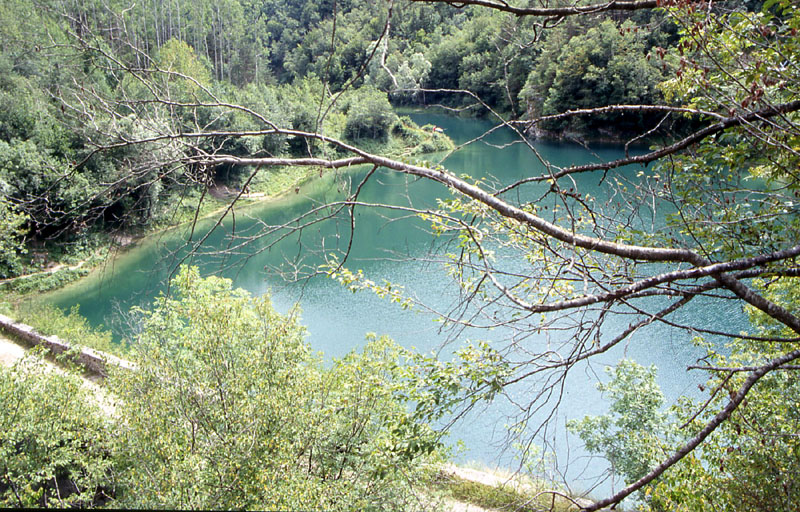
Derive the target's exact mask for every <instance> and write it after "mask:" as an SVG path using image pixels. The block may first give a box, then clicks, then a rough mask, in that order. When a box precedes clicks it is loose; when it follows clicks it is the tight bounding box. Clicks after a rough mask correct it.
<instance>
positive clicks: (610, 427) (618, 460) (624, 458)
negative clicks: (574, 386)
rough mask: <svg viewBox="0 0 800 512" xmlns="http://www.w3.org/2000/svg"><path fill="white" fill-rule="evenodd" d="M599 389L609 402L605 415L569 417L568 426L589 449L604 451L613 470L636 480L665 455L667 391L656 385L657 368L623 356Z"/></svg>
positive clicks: (602, 452) (594, 451) (632, 480)
mask: <svg viewBox="0 0 800 512" xmlns="http://www.w3.org/2000/svg"><path fill="white" fill-rule="evenodd" d="M607 373H608V374H609V375H610V376H611V380H610V381H609V382H608V383H605V384H603V383H601V384H598V386H597V388H598V389H599V390H600V391H601V392H603V393H604V394H605V395H606V397H607V398H608V399H609V400H610V401H611V407H610V409H609V412H608V413H607V414H604V415H601V416H594V417H589V416H587V417H585V418H584V419H583V420H581V421H575V420H571V421H570V422H568V423H567V429H568V430H570V431H571V432H574V433H576V434H578V435H579V436H580V438H581V439H582V440H583V442H584V443H585V446H586V449H587V450H589V451H590V452H592V453H597V454H602V455H604V456H605V457H606V458H607V459H608V461H609V462H610V463H611V470H612V471H613V472H614V473H616V474H618V475H622V476H623V477H624V478H625V481H626V482H627V483H632V482H634V481H636V480H638V479H639V478H641V477H643V476H644V475H646V474H647V473H648V472H649V471H650V470H651V469H653V468H654V467H655V465H656V464H657V463H658V462H659V461H660V460H661V459H662V458H663V456H664V453H665V448H666V446H665V444H664V443H665V438H666V437H667V434H668V427H667V425H668V423H667V418H668V417H667V414H666V413H665V412H663V410H662V409H663V406H664V395H663V394H662V393H661V390H660V389H659V387H658V384H656V368H655V366H651V367H649V368H645V367H643V366H640V365H639V364H637V363H635V362H634V361H631V360H628V359H623V360H622V361H620V362H619V364H618V365H617V366H616V367H614V368H609V369H608V370H607Z"/></svg>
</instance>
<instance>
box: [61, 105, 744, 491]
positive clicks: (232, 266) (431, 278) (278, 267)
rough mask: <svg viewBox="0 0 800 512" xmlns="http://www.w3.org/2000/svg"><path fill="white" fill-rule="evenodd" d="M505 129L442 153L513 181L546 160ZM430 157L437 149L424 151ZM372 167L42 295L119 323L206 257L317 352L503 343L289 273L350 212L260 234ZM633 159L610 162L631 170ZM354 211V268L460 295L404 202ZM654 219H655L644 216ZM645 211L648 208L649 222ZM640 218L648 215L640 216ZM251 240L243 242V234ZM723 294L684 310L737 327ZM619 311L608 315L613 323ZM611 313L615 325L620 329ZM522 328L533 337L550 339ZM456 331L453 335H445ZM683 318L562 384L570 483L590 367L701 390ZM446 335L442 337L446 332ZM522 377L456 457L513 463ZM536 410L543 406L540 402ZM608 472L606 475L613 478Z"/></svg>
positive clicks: (450, 127) (375, 186)
mask: <svg viewBox="0 0 800 512" xmlns="http://www.w3.org/2000/svg"><path fill="white" fill-rule="evenodd" d="M412 117H413V118H414V120H415V121H416V122H418V123H420V124H423V123H433V124H435V125H437V126H440V127H441V128H442V129H444V131H445V133H447V134H448V135H449V136H450V137H452V138H453V139H454V140H455V141H456V142H457V143H463V142H466V141H469V140H472V139H473V138H474V137H477V136H478V135H480V134H481V133H483V132H484V131H486V130H487V129H488V128H490V127H491V125H490V124H489V123H488V122H487V121H481V120H464V119H458V118H454V117H448V116H445V115H436V114H427V113H426V114H412ZM514 140H515V139H514V136H513V134H512V133H510V131H508V130H499V131H497V132H495V133H493V134H492V135H491V136H489V137H488V138H487V139H486V140H485V142H478V143H474V144H471V145H468V146H466V147H464V148H462V149H460V150H459V151H457V152H456V153H454V154H453V155H451V156H450V157H449V158H448V159H447V161H446V162H445V165H446V166H447V168H448V169H450V170H451V171H453V172H455V173H467V174H469V175H471V176H472V177H474V178H481V179H487V180H493V181H496V182H498V183H510V182H513V181H514V180H518V179H520V178H523V177H526V176H530V175H532V174H534V173H538V172H541V169H542V166H541V164H540V162H539V161H538V160H537V159H536V157H535V156H534V155H533V154H532V152H531V151H530V149H529V148H527V147H526V146H525V145H523V144H511V145H508V144H510V143H512V142H514ZM536 148H537V150H538V151H539V152H540V154H541V155H542V156H543V157H544V158H546V159H548V160H550V161H551V162H553V163H554V164H556V165H564V166H565V165H568V164H570V163H582V162H589V161H593V160H594V159H596V158H603V159H613V158H618V157H619V156H621V155H622V150H621V149H620V148H618V147H614V146H593V147H592V148H591V150H589V149H587V148H584V147H581V146H579V145H577V144H566V143H557V142H537V143H536ZM430 158H431V159H432V160H434V161H435V159H436V158H439V157H438V156H436V155H431V156H430ZM368 170H369V169H368V168H362V169H355V170H350V171H347V172H345V171H339V172H326V173H325V174H324V176H323V177H321V178H319V179H315V180H313V181H311V182H309V183H307V184H305V185H304V186H303V187H301V188H300V190H299V192H298V193H296V194H294V193H289V194H288V195H286V196H285V197H282V198H279V199H277V200H274V201H271V202H270V203H269V204H263V205H256V206H251V207H247V208H240V209H237V210H236V212H235V217H234V218H229V219H226V220H225V222H224V223H223V224H222V225H221V226H220V227H219V228H217V229H215V230H214V231H213V232H212V234H211V235H210V236H209V237H208V239H207V240H206V242H205V243H204V245H203V246H202V247H199V248H198V250H197V251H196V252H195V253H193V254H192V255H191V256H187V250H186V244H185V241H186V240H187V239H188V238H189V236H190V233H189V232H188V231H187V229H186V228H181V229H176V230H172V231H169V232H165V233H162V234H159V235H155V236H153V237H151V238H149V239H148V240H145V241H143V242H141V243H140V244H139V245H138V246H137V247H135V248H133V249H130V250H127V251H125V252H124V253H123V254H121V255H119V256H118V257H114V258H109V260H108V263H107V264H106V265H105V266H104V267H103V268H101V269H99V270H97V271H95V272H93V273H92V274H91V275H90V276H89V277H87V278H85V279H83V280H81V281H79V282H77V283H74V284H72V285H70V286H68V287H66V288H64V289H62V290H59V291H57V292H55V293H53V294H51V295H49V296H48V297H47V300H49V301H50V302H52V303H53V304H55V305H57V306H59V307H62V308H68V307H70V306H72V305H74V304H80V311H81V313H82V314H83V315H84V316H86V317H87V318H88V319H89V321H90V322H91V323H92V324H93V325H104V326H106V327H110V328H111V329H112V330H114V332H115V333H116V335H117V336H118V337H119V336H122V335H123V334H124V332H125V330H126V327H125V321H124V315H122V314H120V312H126V311H128V310H129V309H130V307H131V306H134V305H147V304H149V303H151V302H152V300H153V298H154V297H155V296H156V295H157V294H158V293H159V292H161V291H163V290H164V289H165V287H164V283H165V282H166V280H167V278H168V277H169V276H170V275H171V273H172V272H174V270H175V268H176V266H177V265H178V264H179V263H181V262H185V263H191V264H194V265H198V266H200V267H201V270H202V271H203V272H204V273H206V274H210V273H214V274H217V275H222V276H225V277H229V278H231V279H233V282H234V285H235V286H237V287H243V288H245V289H247V290H249V291H251V292H253V293H255V294H262V293H265V292H270V293H271V294H272V296H273V301H274V303H275V305H276V307H277V308H278V309H279V310H281V311H284V312H285V311H286V310H288V309H289V307H291V305H292V304H294V303H295V302H298V301H299V302H300V304H301V307H302V310H303V323H304V324H305V325H306V326H307V328H308V340H309V342H310V344H311V346H312V347H313V348H314V349H316V350H320V351H322V352H324V354H325V357H326V358H335V357H340V356H342V355H344V354H346V353H347V352H349V351H350V350H353V349H354V348H358V347H360V346H362V345H363V344H364V339H365V335H366V334H367V333H370V332H374V333H378V334H386V335H389V336H390V337H392V338H393V339H394V340H396V341H397V342H398V343H400V344H402V345H404V346H406V347H415V348H416V349H418V350H420V351H423V352H431V351H434V352H438V353H440V354H441V355H442V357H448V355H449V354H450V353H451V352H452V350H453V349H454V348H457V347H458V346H461V345H462V344H463V343H465V342H466V341H467V340H468V339H470V340H487V341H489V342H491V343H493V344H496V345H498V346H502V345H503V344H504V343H506V342H507V338H508V336H510V334H509V333H508V332H506V331H503V330H502V329H498V330H490V331H475V330H472V331H470V330H466V331H463V332H459V333H458V335H457V336H455V335H453V334H452V333H449V332H447V331H444V332H442V331H441V329H440V328H441V324H440V323H438V322H436V321H435V318H436V317H435V315H433V314H426V313H425V312H413V311H405V310H402V309H401V308H400V307H399V306H397V305H396V304H393V303H391V302H389V301H387V300H382V299H380V298H378V297H376V296H375V295H374V294H372V293H369V292H360V293H356V294H353V293H351V292H349V291H348V290H346V289H345V288H343V287H342V286H340V285H339V284H338V283H337V282H335V281H334V280H332V279H330V278H327V277H325V276H322V275H317V276H314V277H311V278H308V279H302V280H289V281H287V280H286V279H285V277H287V276H289V277H292V276H294V277H297V276H302V275H306V274H308V273H309V272H313V270H314V269H316V268H318V267H319V265H320V264H322V263H323V262H324V255H325V254H329V253H331V252H333V251H335V250H341V249H343V248H345V247H347V244H348V241H349V232H350V223H349V218H348V217H347V216H346V215H339V216H338V218H337V219H334V220H332V221H328V222H324V223H311V224H310V225H308V226H307V227H305V228H304V229H303V230H302V233H299V234H298V233H293V234H291V235H288V236H287V237H286V238H285V239H283V240H281V241H280V242H278V243H275V237H274V236H273V237H264V236H262V233H263V231H264V230H265V229H266V230H269V229H275V227H277V226H281V225H283V224H285V223H288V222H290V221H291V220H292V219H294V218H295V217H298V216H300V215H303V214H304V213H307V212H309V211H310V210H312V209H313V208H316V207H319V206H321V205H324V204H325V203H328V202H331V201H335V200H339V199H342V198H343V197H344V195H345V191H346V190H351V189H352V188H353V187H354V186H355V185H356V184H357V183H359V181H360V180H361V179H362V178H363V177H364V176H365V175H366V173H367V171H368ZM640 170H641V168H633V169H628V170H620V171H616V172H617V173H622V174H626V175H628V176H629V177H635V176H636V173H638V172H639V171H640ZM575 179H576V186H577V187H578V189H579V190H581V192H583V193H587V192H588V193H591V194H593V195H596V196H600V197H601V198H602V196H603V194H605V193H606V192H605V191H604V189H603V187H602V185H603V183H602V180H603V175H602V173H597V174H583V175H580V176H577V177H576V178H575ZM540 191H541V186H539V187H538V188H537V187H535V186H531V187H527V188H524V189H522V190H521V191H520V194H522V195H525V194H528V195H530V196H531V197H536V196H537V194H538V193H540ZM446 197H450V194H449V192H448V191H446V190H445V189H444V188H443V187H441V186H439V185H437V184H434V183H430V182H425V181H419V180H414V179H411V178H409V177H407V176H404V175H401V174H398V173H394V172H388V171H383V170H379V171H378V172H377V174H376V175H375V176H373V179H372V180H371V181H370V182H369V183H368V184H367V185H366V186H365V187H364V188H363V190H362V193H361V195H360V200H361V201H364V202H368V203H374V204H383V205H399V206H412V205H413V206H414V207H417V208H426V207H434V206H435V204H436V199H437V198H446ZM355 213H356V231H355V239H354V242H353V246H352V250H351V255H350V258H349V259H348V262H347V266H348V268H350V269H352V270H354V271H355V270H358V269H361V270H363V272H364V273H365V274H366V276H367V277H369V278H370V279H372V280H374V281H377V282H380V281H381V280H382V279H387V280H389V281H391V282H392V283H396V284H400V285H403V286H404V287H405V291H406V293H407V294H409V295H410V296H413V297H416V298H418V299H419V300H420V301H421V302H423V303H425V304H426V305H428V306H430V307H431V308H433V309H437V310H447V309H448V308H449V307H451V306H452V305H453V303H454V302H455V301H457V300H458V296H457V294H456V293H455V292H454V290H453V288H454V287H453V286H452V282H451V281H450V278H449V277H448V276H447V275H446V272H445V270H444V268H443V265H442V264H441V262H440V261H439V260H440V256H441V255H440V254H439V246H438V245H437V244H436V243H435V241H434V239H433V237H432V235H431V234H430V232H429V229H428V228H429V225H428V224H427V223H425V222H423V221H422V220H420V219H419V218H416V217H414V216H412V215H410V214H409V213H408V212H404V211H398V210H392V209H387V208H380V207H374V208H367V207H359V208H357V209H356V210H355ZM650 222H651V223H658V219H650ZM645 224H646V222H645ZM211 225H212V221H204V222H203V223H201V224H200V225H198V226H197V228H196V229H195V232H194V234H193V238H192V240H194V241H197V240H199V239H200V238H201V237H202V236H203V235H204V234H205V233H206V232H207V230H208V229H209V228H210V226H211ZM643 227H644V228H646V226H643ZM245 242H247V243H245ZM718 308H719V306H718V305H707V304H704V303H703V302H702V301H698V303H697V304H696V305H695V306H694V309H692V310H691V312H680V314H681V315H687V314H690V315H694V316H693V317H692V318H690V319H688V320H687V319H684V320H687V321H692V322H701V323H703V324H704V325H706V326H707V327H709V328H714V327H715V326H717V327H720V324H723V325H724V326H725V327H726V330H738V329H737V328H735V326H737V325H741V328H743V327H744V325H745V324H744V318H743V316H742V315H741V313H740V312H739V311H738V310H734V311H730V310H719V309H718ZM614 322H616V324H614ZM628 322H629V320H626V319H612V320H610V324H609V325H608V326H607V327H608V329H607V330H609V331H611V332H613V331H615V330H616V331H617V332H618V331H619V330H622V329H624V328H625V327H627V325H628ZM615 327H616V328H617V329H615ZM540 337H541V339H529V340H526V341H525V343H526V344H527V346H528V347H529V348H531V349H535V347H536V346H537V344H542V345H544V344H546V343H549V342H550V341H551V340H549V339H546V336H545V335H541V336H540ZM453 338H454V339H453ZM687 340H688V336H687V335H686V334H685V333H683V332H678V331H677V330H672V329H669V328H667V327H665V326H663V325H651V326H649V327H647V328H645V329H642V330H640V331H639V332H637V333H636V334H635V335H634V336H633V338H631V341H630V342H628V343H627V344H625V345H624V346H620V347H616V348H615V349H614V350H611V351H609V352H608V353H606V354H603V355H602V356H600V357H598V358H596V359H595V360H594V361H593V362H592V363H591V364H583V365H579V366H577V367H576V368H574V369H573V371H572V373H571V374H570V376H569V377H568V378H567V379H566V381H565V383H564V387H563V398H562V403H561V407H560V408H559V409H558V412H557V413H556V414H555V415H554V417H553V421H552V422H551V424H550V426H549V427H548V429H547V430H546V431H544V432H542V437H541V439H540V440H539V443H540V444H546V445H547V446H548V447H549V448H550V449H552V450H554V452H555V457H556V461H557V463H558V464H559V466H560V467H562V468H566V467H568V468H569V469H568V470H566V471H565V475H566V479H567V481H568V482H569V483H570V485H572V486H574V487H575V488H577V489H585V488H589V487H590V486H591V485H592V483H591V482H592V481H591V480H590V479H589V478H590V477H591V476H593V475H596V474H597V473H599V472H601V471H602V470H603V469H604V468H605V467H606V466H605V463H604V462H603V461H598V460H596V459H589V458H587V456H586V453H585V452H584V451H583V450H582V449H581V448H580V447H579V445H578V442H577V440H576V439H575V438H574V437H573V436H571V435H568V434H567V433H566V430H565V428H564V423H565V421H566V420H568V419H572V418H582V417H583V416H584V415H586V414H599V413H602V412H604V411H605V410H606V409H607V403H605V402H604V401H603V400H602V397H601V396H600V394H599V392H598V391H597V390H596V388H595V383H596V382H597V380H598V379H603V378H604V372H603V368H604V365H607V364H614V363H616V362H617V361H618V360H619V359H620V358H622V357H628V358H633V359H636V360H637V361H638V362H640V363H642V364H655V365H656V366H658V368H659V382H660V384H661V386H662V388H663V391H664V393H665V395H666V396H667V397H668V399H670V400H673V399H675V398H676V397H678V396H680V395H682V394H690V395H694V394H696V393H697V391H696V388H697V384H698V383H700V382H701V381H703V380H704V379H703V375H702V374H699V373H687V371H686V369H685V366H686V364H687V361H692V360H693V359H694V358H696V357H698V356H699V355H701V354H700V353H699V352H697V350H696V349H695V348H693V347H692V346H691V345H690V344H689V343H687ZM446 343H447V344H446ZM530 392H531V390H530V389H528V388H527V387H526V386H516V387H513V388H511V389H509V390H508V395H509V397H508V398H509V400H506V399H498V400H496V401H495V403H492V404H488V405H487V406H486V407H482V408H480V410H476V411H473V413H471V414H470V415H469V416H468V417H467V418H465V419H462V420H461V421H460V422H459V423H457V424H456V425H455V426H454V427H453V429H452V430H451V440H452V441H454V442H455V440H457V439H460V440H462V441H463V444H464V449H463V450H462V451H461V452H459V453H458V454H457V455H456V458H457V460H459V461H461V462H467V461H476V462H478V463H480V464H483V465H487V466H494V465H498V464H499V465H501V466H512V465H513V464H514V463H515V461H514V456H513V453H511V452H510V451H503V450H501V447H500V445H501V444H502V441H503V440H504V435H505V426H506V424H508V423H509V422H510V420H509V419H508V418H509V417H510V416H513V415H514V414H517V413H519V412H520V408H519V407H518V406H517V405H515V403H524V400H525V397H526V393H530ZM536 417H537V418H544V416H543V413H542V414H540V415H538V416H536ZM609 488H610V484H609V483H606V484H603V486H601V488H600V489H601V490H604V491H605V490H608V489H609Z"/></svg>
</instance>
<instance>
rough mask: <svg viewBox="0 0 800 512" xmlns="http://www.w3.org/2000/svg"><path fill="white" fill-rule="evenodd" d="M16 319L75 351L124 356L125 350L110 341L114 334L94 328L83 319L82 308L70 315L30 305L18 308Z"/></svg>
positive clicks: (35, 303)
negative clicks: (80, 349)
mask: <svg viewBox="0 0 800 512" xmlns="http://www.w3.org/2000/svg"><path fill="white" fill-rule="evenodd" d="M16 316H19V317H20V318H24V320H25V323H27V324H28V325H30V326H31V327H33V328H34V329H35V330H36V331H37V332H39V333H41V334H44V335H46V336H51V335H55V336H58V337H59V338H61V339H62V340H64V341H66V342H67V343H68V344H69V345H71V346H73V347H90V348H94V349H97V350H102V351H104V352H109V353H124V349H123V347H121V346H120V345H116V344H114V343H112V341H111V332H109V331H103V330H101V329H98V328H95V327H92V326H91V325H89V322H88V321H87V320H86V319H85V318H84V317H82V316H81V314H80V308H79V307H78V306H73V307H72V308H71V309H70V310H69V312H67V313H65V312H64V311H62V310H60V309H58V308H57V307H55V306H51V305H50V304H46V303H42V302H27V303H24V304H22V305H20V307H19V308H18V310H17V312H16Z"/></svg>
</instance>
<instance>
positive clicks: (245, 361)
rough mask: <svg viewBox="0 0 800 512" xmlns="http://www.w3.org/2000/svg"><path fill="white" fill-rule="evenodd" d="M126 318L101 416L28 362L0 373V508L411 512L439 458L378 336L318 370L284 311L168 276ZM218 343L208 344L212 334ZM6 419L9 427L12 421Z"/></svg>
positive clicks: (223, 286) (409, 379) (397, 364)
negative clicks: (137, 319)
mask: <svg viewBox="0 0 800 512" xmlns="http://www.w3.org/2000/svg"><path fill="white" fill-rule="evenodd" d="M172 284H173V287H174V290H175V293H174V294H173V295H172V296H170V297H166V296H164V297H161V298H160V299H158V300H157V301H156V303H155V304H153V305H152V307H151V308H149V309H148V310H142V311H139V314H140V315H141V331H140V332H139V333H138V334H137V335H136V339H135V343H133V344H132V349H131V351H129V353H128V354H127V357H128V358H129V359H131V360H132V361H133V362H134V364H135V366H136V369H135V370H121V369H120V370H117V371H116V372H115V373H114V374H113V375H112V377H111V378H110V379H109V380H108V381H107V383H106V386H107V390H108V392H109V396H110V397H113V400H114V407H113V410H114V414H112V415H111V416H109V415H108V414H107V413H104V412H103V411H101V410H100V408H99V407H97V405H96V402H95V401H94V400H93V398H92V397H91V396H89V395H90V394H89V393H88V392H87V391H86V390H85V389H83V388H82V387H81V385H80V383H79V380H80V379H79V378H78V377H76V376H74V375H70V374H62V373H53V372H49V371H48V370H46V369H45V368H44V367H43V366H42V364H40V363H38V362H37V359H36V358H35V357H30V358H27V359H24V360H22V361H21V362H19V363H17V364H16V365H15V366H13V367H11V368H10V369H7V368H4V367H0V410H2V411H3V414H0V426H2V427H3V428H2V431H1V432H0V459H2V461H3V463H2V479H0V505H2V506H9V507H26V506H57V507H64V506H99V505H103V504H109V503H110V504H113V506H114V507H120V506H122V507H125V508H162V507H165V506H169V507H175V508H185V509H188V508H203V509H224V508H258V509H264V508H271V509H280V510H297V509H315V510H316V509H321V510H397V509H404V510H421V509H425V507H428V506H433V504H434V502H435V499H436V496H435V495H431V494H429V493H427V494H422V491H421V490H420V489H416V488H415V486H417V485H418V483H419V482H421V481H423V480H424V479H425V478H427V476H426V475H427V473H428V472H431V473H432V472H434V471H435V469H434V466H433V463H434V462H437V461H438V460H440V455H438V454H437V452H436V450H437V447H438V446H439V444H438V441H437V439H438V436H437V435H436V434H435V433H434V431H433V430H432V429H430V427H428V426H427V425H425V424H424V423H420V422H418V421H416V420H415V419H414V416H413V414H412V413H410V412H409V411H410V410H413V408H410V407H409V404H408V403H406V402H405V401H403V399H402V397H403V396H406V397H407V399H409V400H410V399H412V398H413V396H414V387H413V374H412V373H410V372H409V370H408V369H407V368H406V367H405V366H404V365H403V364H402V362H401V361H402V360H403V359H404V358H405V357H404V355H403V354H404V350H403V349H401V348H400V347H398V346H396V345H394V344H393V343H392V342H391V341H389V340H387V339H385V338H375V339H373V340H372V341H371V342H370V343H369V344H368V345H367V346H366V347H365V348H364V349H363V351H361V352H359V353H355V352H354V353H352V354H350V355H348V356H346V357H344V358H342V359H341V360H338V361H335V362H334V364H333V365H332V366H331V365H327V366H323V365H322V361H321V360H320V359H319V357H318V356H317V355H316V354H314V352H312V351H311V349H310V347H309V346H308V345H307V343H306V342H305V341H304V339H303V338H304V335H303V334H304V331H303V327H302V326H301V325H300V324H299V310H293V311H291V312H289V314H288V315H280V314H278V313H276V312H275V310H274V309H273V308H272V305H271V304H270V301H269V298H268V297H258V298H255V297H251V296H250V295H249V294H248V293H247V292H245V291H243V290H234V289H232V288H231V283H230V281H229V280H225V279H218V278H215V277H209V278H206V279H202V278H200V277H199V275H198V272H197V270H196V269H190V268H184V269H183V270H181V272H180V273H179V274H178V275H177V276H176V277H175V279H174V280H173V283H172ZM223 333H224V335H221V334H223ZM14 411H16V413H13V412H14Z"/></svg>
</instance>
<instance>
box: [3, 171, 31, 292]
mask: <svg viewBox="0 0 800 512" xmlns="http://www.w3.org/2000/svg"><path fill="white" fill-rule="evenodd" d="M0 187H2V182H0ZM26 221H27V217H26V216H25V214H22V213H18V212H17V211H16V209H15V208H14V207H13V206H12V205H9V204H7V203H6V202H5V201H3V200H2V196H0V278H7V277H11V276H14V275H17V274H18V273H19V272H20V271H21V270H22V260H21V257H22V255H24V254H25V252H26V250H25V246H24V245H23V241H24V235H25V229H24V228H25V223H26Z"/></svg>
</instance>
